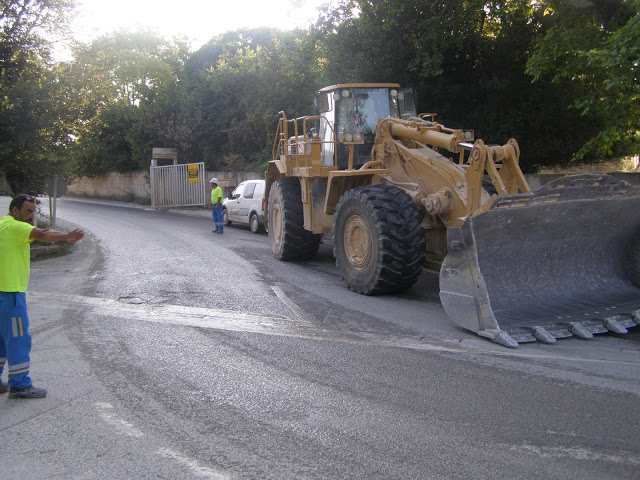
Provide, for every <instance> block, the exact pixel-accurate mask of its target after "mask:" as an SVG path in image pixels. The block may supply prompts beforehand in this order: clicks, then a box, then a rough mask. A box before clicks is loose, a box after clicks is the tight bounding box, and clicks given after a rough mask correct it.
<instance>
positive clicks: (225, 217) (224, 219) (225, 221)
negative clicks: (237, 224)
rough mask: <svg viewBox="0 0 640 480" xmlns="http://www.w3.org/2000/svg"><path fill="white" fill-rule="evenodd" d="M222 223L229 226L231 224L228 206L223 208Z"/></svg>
mask: <svg viewBox="0 0 640 480" xmlns="http://www.w3.org/2000/svg"><path fill="white" fill-rule="evenodd" d="M222 225H224V226H225V227H228V226H229V225H231V220H229V212H227V209H226V208H223V209H222Z"/></svg>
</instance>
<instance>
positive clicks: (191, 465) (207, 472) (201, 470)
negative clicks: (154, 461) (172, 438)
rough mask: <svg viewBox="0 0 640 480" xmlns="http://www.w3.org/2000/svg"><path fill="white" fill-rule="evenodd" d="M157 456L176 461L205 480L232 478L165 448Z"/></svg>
mask: <svg viewBox="0 0 640 480" xmlns="http://www.w3.org/2000/svg"><path fill="white" fill-rule="evenodd" d="M156 454H157V455H160V456H161V457H162V458H168V459H170V460H174V461H176V462H178V463H181V464H182V465H184V466H186V467H187V468H188V469H189V470H191V471H192V472H193V473H194V474H195V475H197V476H199V477H203V478H211V479H213V480H228V479H230V478H231V477H230V476H229V475H227V474H225V473H220V472H218V471H216V470H214V469H211V468H208V467H203V466H202V465H200V464H199V463H198V461H197V460H194V459H193V458H189V457H187V456H185V455H182V454H180V453H177V452H174V451H173V450H171V449H168V448H163V449H160V450H158V451H157V452H156Z"/></svg>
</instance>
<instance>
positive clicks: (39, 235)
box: [30, 227, 84, 244]
mask: <svg viewBox="0 0 640 480" xmlns="http://www.w3.org/2000/svg"><path fill="white" fill-rule="evenodd" d="M82 237H84V232H83V231H82V230H80V229H75V230H71V231H70V232H66V233H65V232H59V231H57V230H52V229H50V228H45V229H42V228H37V227H36V228H34V229H33V230H31V235H30V238H33V239H34V240H39V241H40V242H68V243H71V244H73V243H76V242H77V241H78V240H80V239H81V238H82Z"/></svg>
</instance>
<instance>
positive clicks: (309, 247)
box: [267, 178, 322, 260]
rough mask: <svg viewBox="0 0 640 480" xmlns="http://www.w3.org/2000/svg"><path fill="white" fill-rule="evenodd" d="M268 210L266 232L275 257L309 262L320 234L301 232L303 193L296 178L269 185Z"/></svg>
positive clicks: (318, 245) (315, 252)
mask: <svg viewBox="0 0 640 480" xmlns="http://www.w3.org/2000/svg"><path fill="white" fill-rule="evenodd" d="M268 211H269V216H268V219H267V222H268V223H267V225H268V228H267V230H268V231H269V244H270V246H271V253H272V254H273V256H274V257H276V258H277V259H278V260H309V259H311V258H313V257H315V256H316V254H317V253H318V248H319V247H320V240H321V239H322V235H321V234H314V233H311V232H309V231H308V230H305V229H304V216H303V212H302V193H301V190H300V181H299V180H298V179H297V178H287V179H284V180H280V181H277V182H275V183H274V184H273V185H272V187H271V191H270V192H269V203H268Z"/></svg>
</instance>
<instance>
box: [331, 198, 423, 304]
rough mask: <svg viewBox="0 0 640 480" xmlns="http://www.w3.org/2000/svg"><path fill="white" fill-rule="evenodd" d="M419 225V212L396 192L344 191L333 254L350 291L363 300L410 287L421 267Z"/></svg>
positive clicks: (336, 225)
mask: <svg viewBox="0 0 640 480" xmlns="http://www.w3.org/2000/svg"><path fill="white" fill-rule="evenodd" d="M421 224H422V219H421V217H420V214H419V213H418V207H417V206H416V204H415V203H413V201H412V200H411V197H410V196H409V195H408V194H407V193H406V192H405V191H404V190H402V189H400V188H398V187H394V186H392V185H369V186H364V187H358V188H354V189H352V190H349V191H347V192H346V193H345V194H344V195H343V196H342V198H341V199H340V201H339V202H338V205H337V206H336V213H335V215H334V222H333V232H334V250H333V254H334V256H335V258H336V267H337V269H338V272H339V273H340V275H341V276H342V278H343V279H344V280H345V282H346V283H347V285H348V287H349V288H350V289H351V290H353V291H355V292H358V293H362V294H364V295H376V294H383V293H393V292H399V291H402V290H406V289H408V288H410V287H411V286H412V285H413V284H414V283H415V282H416V281H417V279H418V277H419V276H420V274H421V273H422V265H423V263H424V255H425V240H424V230H423V228H422V226H421Z"/></svg>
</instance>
